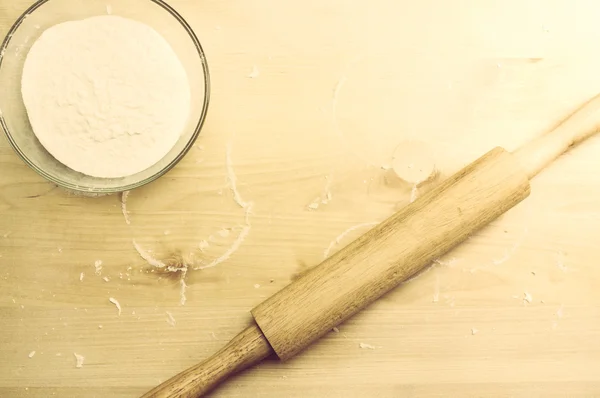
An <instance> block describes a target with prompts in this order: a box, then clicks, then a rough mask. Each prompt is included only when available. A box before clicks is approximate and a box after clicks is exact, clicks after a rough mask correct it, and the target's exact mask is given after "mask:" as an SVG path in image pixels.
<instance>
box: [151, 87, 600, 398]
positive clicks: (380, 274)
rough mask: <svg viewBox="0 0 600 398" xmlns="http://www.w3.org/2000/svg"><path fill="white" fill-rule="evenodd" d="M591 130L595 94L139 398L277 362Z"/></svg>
mask: <svg viewBox="0 0 600 398" xmlns="http://www.w3.org/2000/svg"><path fill="white" fill-rule="evenodd" d="M599 126H600V95H599V96H597V97H595V98H593V99H592V100H590V101H589V102H587V103H586V104H585V105H584V106H583V107H581V108H580V109H579V110H578V111H576V112H575V113H574V114H572V115H571V116H570V117H568V118H567V119H566V120H565V121H563V122H562V123H561V124H559V125H558V126H557V127H556V128H555V129H554V130H552V131H551V132H550V133H548V134H546V135H544V136H542V137H540V138H538V139H536V140H534V141H532V142H531V143H529V144H527V145H525V146H524V147H522V148H521V149H519V150H518V151H516V152H515V153H514V154H511V153H509V152H507V151H505V150H504V149H502V148H495V149H493V150H492V151H490V152H488V153H487V154H485V155H484V156H482V157H481V158H479V159H478V160H476V161H475V162H473V163H471V164H470V165H468V166H467V167H465V168H464V169H462V170H461V171H459V172H458V173H456V174H454V175H453V176H452V177H450V178H449V179H447V180H446V181H444V182H443V183H442V184H441V185H439V186H438V187H436V188H435V189H433V190H432V191H430V192H429V193H427V194H425V195H423V196H422V197H420V198H419V199H417V200H416V201H415V202H413V203H411V204H410V205H408V206H406V207H404V208H403V209H402V210H400V211H399V212H398V213H396V214H394V215H393V216H391V217H390V218H388V219H387V220H386V221H384V222H382V223H381V224H379V225H378V226H376V227H375V228H373V229H372V230H370V231H369V232H367V233H366V234H364V235H363V236H361V237H360V238H358V239H356V240H355V241H354V242H352V243H350V244H349V245H348V246H346V247H345V248H343V249H342V250H340V251H339V252H337V253H336V254H334V255H333V256H331V257H329V258H328V259H326V260H325V261H323V262H322V263H321V264H320V265H318V266H316V267H314V268H312V269H311V270H310V271H309V272H307V273H306V274H304V275H303V276H302V277H301V278H299V279H298V280H296V281H295V282H293V283H291V284H290V285H288V286H287V287H285V288H284V289H282V290H281V291H279V292H278V293H276V294H275V295H274V296H272V297H271V298H269V299H267V300H266V301H265V302H263V303H261V304H259V305H258V306H257V307H256V308H254V309H253V310H252V316H253V317H254V320H255V323H253V324H252V325H251V326H249V327H248V328H247V329H246V330H244V331H243V332H242V333H240V334H239V335H238V336H236V337H235V338H234V339H233V340H231V341H230V342H229V343H228V344H227V345H226V346H225V347H224V348H223V349H221V351H219V352H217V353H216V354H215V355H213V356H212V357H210V358H209V359H207V360H205V361H204V362H202V363H200V364H198V365H196V366H193V367H191V368H190V369H188V370H186V371H184V372H182V373H180V374H178V375H176V376H174V377H173V378H171V379H169V380H168V381H166V382H164V383H163V384H161V385H160V386H158V387H156V388H154V389H153V390H152V391H150V392H148V393H147V394H145V395H144V396H143V397H144V398H150V397H152V398H166V397H186V398H191V397H199V396H202V395H203V394H205V393H207V392H208V391H210V390H212V389H213V388H214V387H216V386H217V385H218V384H219V383H221V382H223V381H224V380H225V379H226V378H227V377H229V376H230V375H232V374H234V373H236V372H239V371H241V370H243V369H246V368H248V367H250V366H252V365H254V364H256V363H258V362H260V361H262V360H263V359H265V358H266V357H268V356H270V355H272V354H276V355H277V356H278V357H279V358H280V359H281V360H283V361H285V360H287V359H289V358H291V357H293V356H294V355H296V354H298V353H299V352H300V351H302V350H303V349H305V348H306V347H307V346H309V345H310V344H311V343H312V342H314V341H315V340H317V339H319V338H320V337H321V336H323V335H324V334H326V333H328V332H330V331H331V329H332V328H333V327H334V326H336V325H338V324H340V323H342V322H344V321H345V320H346V319H348V318H349V317H351V316H352V315H354V314H356V313H357V312H358V311H360V310H362V309H363V308H364V307H366V306H367V305H369V304H371V303H372V302H373V301H375V300H377V299H378V298H379V297H381V296H382V295H383V294H385V293H387V292H389V291H390V290H392V289H393V288H394V287H396V286H398V285H399V284H400V283H402V282H403V281H406V280H407V279H409V278H410V277H412V276H414V275H415V274H417V273H419V272H420V271H422V270H423V269H425V268H426V267H428V266H429V265H431V264H432V263H433V261H434V260H436V259H437V258H439V257H440V256H441V255H443V254H444V253H446V252H447V251H449V250H450V249H452V248H453V247H455V246H456V245H458V244H459V243H461V242H462V241H464V240H465V239H466V238H467V237H469V236H470V235H472V234H473V233H474V232H476V231H477V230H478V229H480V228H481V227H483V226H484V225H486V224H488V223H489V222H490V221H492V220H494V219H496V218H497V217H498V216H500V215H501V214H502V213H504V212H505V211H507V210H508V209H510V208H512V207H513V206H514V205H516V204H517V203H519V202H520V201H522V200H523V199H525V198H526V197H527V196H528V195H529V180H530V179H531V178H533V177H534V176H535V175H536V174H537V173H538V172H539V171H540V170H542V169H543V168H544V166H546V165H547V164H549V163H551V162H552V161H553V160H554V159H556V158H557V157H558V156H560V155H561V154H562V153H564V152H565V151H567V150H568V149H569V148H570V147H571V146H573V145H575V144H577V143H579V142H581V141H583V140H584V139H586V138H588V137H589V136H591V135H592V134H594V133H595V132H596V131H597V130H598V128H599Z"/></svg>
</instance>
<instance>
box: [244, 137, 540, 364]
mask: <svg viewBox="0 0 600 398" xmlns="http://www.w3.org/2000/svg"><path fill="white" fill-rule="evenodd" d="M528 195H529V180H528V178H527V174H526V173H524V172H523V171H522V169H521V167H520V164H519V162H518V161H517V160H516V159H515V158H514V157H513V155H511V154H510V153H509V152H507V151H505V150H504V149H502V148H496V149H493V150H492V151H490V152H488V153H487V154H486V155H484V156H483V157H481V158H479V159H478V160H477V161H475V162H474V163H472V164H470V165H468V166H467V167H465V168H464V169H462V170H461V171H459V172H458V173H456V174H455V175H453V176H452V177H450V178H449V179H448V180H446V181H444V182H443V183H442V184H441V185H440V186H438V187H436V188H435V189H433V190H432V191H430V192H428V193H427V194H426V195H424V196H422V197H421V198H419V200H417V201H415V202H414V203H412V204H410V205H408V206H406V207H405V208H404V209H402V210H401V211H399V212H398V213H396V214H395V215H393V216H392V217H390V218H389V219H387V220H386V221H384V222H383V223H381V224H379V225H378V226H376V227H375V228H373V229H372V230H370V231H369V232H367V233H366V234H365V235H363V236H361V237H360V238H358V239H357V240H355V241H354V242H352V243H351V244H350V245H348V246H346V247H345V248H344V249H342V250H340V251H339V252H338V253H336V254H335V255H333V256H332V257H330V258H328V259H326V260H325V261H324V262H323V263H321V264H320V265H318V266H317V267H315V268H313V269H311V270H310V271H309V272H307V273H306V274H305V275H303V276H302V277H301V278H300V279H298V280H297V281H295V282H294V283H292V284H290V285H288V286H287V287H286V288H284V289H283V290H281V291H279V292H278V293H276V294H275V295H274V296H272V297H271V298H269V299H267V300H266V301H265V302H263V303H261V304H260V305H258V306H257V307H256V308H254V310H252V315H253V316H254V319H255V321H256V323H257V324H258V326H259V328H260V330H261V331H262V333H263V334H264V336H265V337H266V339H267V341H268V342H269V344H270V345H271V347H272V348H273V350H274V351H275V353H276V354H277V355H278V356H279V358H280V359H281V360H287V359H289V358H291V357H293V356H294V355H296V354H298V353H299V352H300V351H302V350H303V349H304V348H306V347H307V346H308V345H310V344H311V343H312V342H314V341H315V340H317V339H318V338H320V337H321V336H323V335H324V334H326V333H327V332H329V331H330V330H331V328H333V327H334V326H336V325H338V324H340V323H341V322H343V321H345V320H346V319H348V318H349V317H351V316H352V315H354V314H355V313H357V312H359V311H360V310H361V309H363V308H364V307H365V306H367V305H369V304H370V303H372V302H373V301H375V300H377V299H378V298H379V297H381V296H382V295H383V294H385V293H387V292H389V291H390V290H392V289H393V288H395V287H396V286H398V285H399V284H400V283H402V282H403V281H406V280H407V279H409V278H410V277H412V276H414V275H416V274H417V273H419V272H420V271H422V270H423V269H424V268H426V267H427V266H428V265H430V264H432V262H433V261H434V260H436V259H437V258H439V257H440V256H441V255H443V254H444V253H446V252H447V251H448V250H450V249H451V248H452V247H454V246H456V245H458V244H459V243H461V242H462V241H464V240H465V239H466V238H467V237H469V236H470V235H471V234H473V233H474V232H475V231H477V230H478V229H480V228H481V227H483V226H485V225H486V224H488V223H489V222H490V221H492V220H494V219H495V218H497V217H498V216H500V215H501V214H503V213H504V212H505V211H507V210H508V209H510V208H511V207H513V206H515V205H516V204H517V203H519V202H520V201H522V200H523V199H525V198H526V197H527V196H528Z"/></svg>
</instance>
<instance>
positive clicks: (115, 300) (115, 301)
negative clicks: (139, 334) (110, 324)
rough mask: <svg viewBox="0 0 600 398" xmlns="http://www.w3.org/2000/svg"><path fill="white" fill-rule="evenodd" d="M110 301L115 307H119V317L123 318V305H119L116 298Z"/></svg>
mask: <svg viewBox="0 0 600 398" xmlns="http://www.w3.org/2000/svg"><path fill="white" fill-rule="evenodd" d="M108 301H110V302H111V303H113V304H114V305H115V307H117V310H118V311H119V316H121V304H119V302H118V301H117V299H116V298H114V297H109V298H108Z"/></svg>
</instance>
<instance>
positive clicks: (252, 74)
mask: <svg viewBox="0 0 600 398" xmlns="http://www.w3.org/2000/svg"><path fill="white" fill-rule="evenodd" d="M258 76H260V70H259V69H258V66H256V65H254V66H253V67H252V72H250V74H249V75H248V77H249V78H250V79H256V78H257V77H258Z"/></svg>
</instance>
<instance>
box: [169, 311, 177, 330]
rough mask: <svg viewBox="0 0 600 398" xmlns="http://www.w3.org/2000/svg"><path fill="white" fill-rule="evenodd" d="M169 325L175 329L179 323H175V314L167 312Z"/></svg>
mask: <svg viewBox="0 0 600 398" xmlns="http://www.w3.org/2000/svg"><path fill="white" fill-rule="evenodd" d="M167 323H168V324H169V325H171V326H173V327H175V325H176V324H177V321H175V318H174V317H173V314H172V313H170V312H169V311H167Z"/></svg>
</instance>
